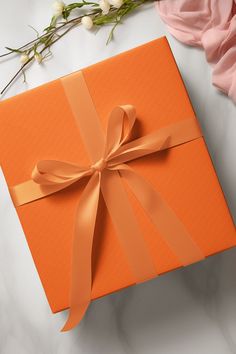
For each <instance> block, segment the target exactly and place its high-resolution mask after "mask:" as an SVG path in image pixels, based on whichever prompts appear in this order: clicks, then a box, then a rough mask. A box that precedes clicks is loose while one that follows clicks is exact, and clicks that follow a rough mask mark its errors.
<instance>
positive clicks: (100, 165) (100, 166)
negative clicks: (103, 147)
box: [91, 158, 107, 172]
mask: <svg viewBox="0 0 236 354" xmlns="http://www.w3.org/2000/svg"><path fill="white" fill-rule="evenodd" d="M106 167H107V162H106V160H105V159H104V158H101V159H100V160H98V161H97V162H95V163H94V164H93V165H92V166H91V169H92V171H97V172H102V171H103V170H104V169H105V168H106Z"/></svg>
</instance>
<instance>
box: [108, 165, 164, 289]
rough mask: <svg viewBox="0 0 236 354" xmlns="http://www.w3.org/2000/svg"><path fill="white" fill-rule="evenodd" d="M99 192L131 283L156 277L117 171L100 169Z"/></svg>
mask: <svg viewBox="0 0 236 354" xmlns="http://www.w3.org/2000/svg"><path fill="white" fill-rule="evenodd" d="M101 191H102V195H103V198H104V200H105V203H106V206H107V209H108V212H109V214H110V217H111V219H112V222H113V225H114V228H115V231H116V235H117V237H118V239H119V242H120V244H121V247H122V249H123V251H124V254H125V256H126V259H127V263H128V265H129V267H130V270H131V273H132V274H133V276H134V282H135V283H141V282H143V281H145V280H148V279H151V278H153V277H156V276H157V271H156V268H155V264H154V262H153V260H152V257H151V254H150V252H149V250H148V247H147V245H146V242H145V238H144V235H143V234H142V232H141V230H140V227H139V225H138V222H137V219H136V216H135V214H134V212H133V210H132V207H131V205H130V202H129V200H128V197H127V192H126V190H125V187H124V185H123V183H122V180H121V177H120V175H119V173H118V171H110V170H104V171H103V173H102V178H101Z"/></svg>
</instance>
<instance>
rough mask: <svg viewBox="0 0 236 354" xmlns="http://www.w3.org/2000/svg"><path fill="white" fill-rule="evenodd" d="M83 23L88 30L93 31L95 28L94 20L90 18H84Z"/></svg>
mask: <svg viewBox="0 0 236 354" xmlns="http://www.w3.org/2000/svg"><path fill="white" fill-rule="evenodd" d="M81 23H82V25H83V26H84V27H85V28H86V29H91V28H92V27H93V20H92V18H91V17H90V16H84V17H82V19H81Z"/></svg>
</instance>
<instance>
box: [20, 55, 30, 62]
mask: <svg viewBox="0 0 236 354" xmlns="http://www.w3.org/2000/svg"><path fill="white" fill-rule="evenodd" d="M28 60H29V56H28V55H27V54H26V53H23V54H21V56H20V62H21V64H25V63H27V61H28Z"/></svg>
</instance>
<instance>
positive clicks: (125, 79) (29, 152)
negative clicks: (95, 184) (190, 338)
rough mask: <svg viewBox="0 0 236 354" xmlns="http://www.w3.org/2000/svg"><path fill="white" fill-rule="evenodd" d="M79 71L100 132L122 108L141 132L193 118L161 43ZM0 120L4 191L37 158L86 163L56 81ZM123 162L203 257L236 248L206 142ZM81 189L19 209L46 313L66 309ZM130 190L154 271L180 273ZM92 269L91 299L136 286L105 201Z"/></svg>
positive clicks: (7, 106)
mask: <svg viewBox="0 0 236 354" xmlns="http://www.w3.org/2000/svg"><path fill="white" fill-rule="evenodd" d="M82 73H83V77H84V79H85V81H86V84H87V87H88V89H89V93H90V95H91V97H92V101H93V104H94V106H95V108H96V111H97V113H98V116H99V118H100V120H101V123H102V126H103V128H104V130H105V129H106V126H107V119H108V116H109V113H110V111H111V109H112V108H113V107H114V106H117V105H121V104H132V105H134V106H135V107H136V110H137V116H138V124H137V131H138V133H140V134H141V135H143V134H147V133H150V132H152V131H153V130H156V129H159V128H162V127H164V126H166V125H168V124H171V123H176V122H179V121H181V120H183V119H188V118H194V117H195V114H194V111H193V108H192V106H191V103H190V101H189V97H188V94H187V92H186V89H185V87H184V84H183V81H182V79H181V76H180V73H179V71H178V68H177V66H176V63H175V60H174V58H173V55H172V53H171V50H170V47H169V44H168V42H167V40H166V38H160V39H157V40H154V41H152V42H149V43H147V44H144V45H142V46H140V47H137V48H134V49H132V50H129V51H127V52H124V53H122V54H119V55H117V56H114V57H112V58H109V59H107V60H105V61H102V62H100V63H97V64H95V65H92V66H90V67H87V68H85V69H82ZM72 75H74V76H75V77H76V75H77V74H76V73H74V74H72ZM78 100H79V97H78ZM0 115H1V127H0V165H1V166H2V169H3V172H4V175H5V177H6V181H7V183H8V185H9V186H14V185H17V184H18V183H20V182H23V181H25V180H28V179H29V177H30V175H31V172H32V168H33V166H34V165H35V163H36V162H37V161H38V160H45V159H54V160H62V161H71V162H75V163H79V164H80V165H84V164H87V163H88V161H89V159H88V155H87V152H86V149H85V147H84V144H83V142H82V139H81V137H80V132H79V130H78V127H77V125H76V122H75V120H74V118H73V114H72V112H71V107H70V105H69V102H68V99H67V97H66V95H65V92H64V89H63V86H62V84H61V80H60V79H59V80H55V81H53V82H50V83H48V84H45V85H43V86H41V87H38V88H36V89H33V90H30V91H27V92H25V93H23V94H20V95H18V96H15V97H13V98H10V99H7V100H5V101H3V102H2V103H1V104H0ZM194 119H195V118H194ZM129 164H130V166H132V167H133V168H134V169H135V170H136V171H137V172H138V173H139V174H140V175H141V176H143V177H144V178H145V179H146V180H148V181H149V182H150V183H151V184H152V185H153V186H154V188H155V189H157V190H158V192H159V193H160V194H161V195H162V196H163V198H164V199H165V200H166V201H167V203H168V204H169V205H170V206H171V208H172V209H173V210H174V212H175V213H176V215H178V218H179V219H180V220H181V222H182V223H183V224H184V225H185V227H186V229H187V230H188V232H189V234H190V235H191V237H192V239H193V240H194V242H195V243H196V244H197V245H198V247H199V248H200V249H201V251H202V252H203V254H204V255H205V256H206V257H207V256H210V255H213V254H215V253H217V252H220V251H223V250H225V249H228V248H230V247H233V246H235V245H236V238H235V227H234V224H233V221H232V218H231V216H230V213H229V210H228V208H227V204H226V201H225V198H224V195H223V193H222V190H221V187H220V185H219V182H218V179H217V176H216V173H215V171H214V168H213V165H212V162H211V159H210V157H209V154H208V151H207V148H206V145H205V142H204V139H203V138H199V139H196V140H194V141H191V142H188V143H186V144H182V145H179V146H176V147H174V148H171V149H168V151H163V152H159V153H158V154H152V155H150V156H146V157H144V158H141V159H138V160H134V161H131V162H130V163H129ZM84 186H85V182H83V181H82V182H81V183H80V184H79V185H72V186H70V187H69V188H67V189H66V190H63V191H60V192H58V193H55V194H53V195H51V196H49V197H46V198H43V199H40V200H37V201H34V202H32V203H29V204H26V205H22V206H19V207H17V213H18V215H19V218H20V221H21V224H22V227H23V229H24V232H25V236H26V238H27V242H28V245H29V248H30V251H31V253H32V256H33V259H34V262H35V264H36V267H37V270H38V273H39V276H40V278H41V281H42V284H43V286H44V289H45V292H46V295H47V298H48V301H49V304H50V306H51V309H52V311H53V312H57V311H60V310H62V309H65V308H67V307H68V305H69V291H70V277H71V256H72V238H73V232H74V218H75V208H76V205H77V204H78V200H79V199H80V195H81V192H82V190H83V188H84ZM127 193H128V196H129V200H130V202H131V204H132V207H133V209H134V211H135V215H136V216H137V220H138V222H139V226H140V228H141V230H142V232H143V234H144V237H145V242H146V244H147V247H148V250H149V252H150V254H151V256H152V258H153V261H154V263H155V267H156V274H157V275H158V274H163V273H166V272H168V271H171V270H174V269H176V268H179V267H181V266H182V265H181V263H180V261H179V260H178V258H177V257H176V255H175V254H174V253H173V252H172V251H171V250H170V248H169V247H168V245H167V244H166V243H165V241H164V240H163V237H162V235H161V233H159V232H158V231H157V230H156V229H155V228H154V226H153V225H152V223H150V221H149V220H148V218H147V217H146V215H145V213H144V211H143V209H142V208H141V207H140V205H139V203H138V202H137V200H136V199H135V197H134V196H133V195H132V193H130V191H129V190H128V189H127ZM92 268H93V287H92V298H93V299H96V298H98V297H101V296H103V295H106V294H109V293H112V292H114V291H117V290H120V289H122V288H125V287H128V286H130V285H133V284H134V279H133V276H132V274H131V272H130V269H129V266H128V263H127V260H126V257H125V255H124V252H123V249H122V247H121V245H120V243H119V241H118V239H117V237H116V232H115V230H114V227H113V224H112V221H111V219H110V217H109V215H108V212H107V210H106V207H105V205H104V201H103V200H102V199H101V201H100V204H99V210H98V217H97V223H96V230H95V239H94V245H93V259H92Z"/></svg>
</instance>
